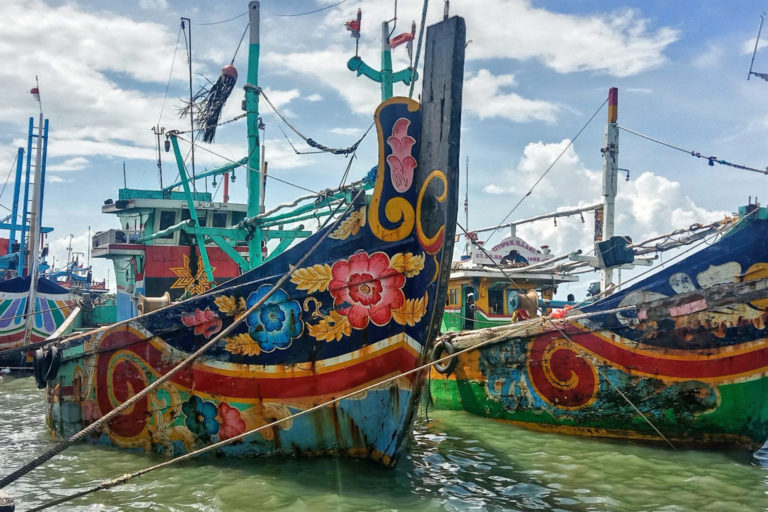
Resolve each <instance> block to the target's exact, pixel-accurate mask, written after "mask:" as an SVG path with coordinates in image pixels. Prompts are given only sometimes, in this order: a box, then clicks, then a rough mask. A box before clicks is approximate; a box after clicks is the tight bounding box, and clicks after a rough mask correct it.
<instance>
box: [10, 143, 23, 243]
mask: <svg viewBox="0 0 768 512" xmlns="http://www.w3.org/2000/svg"><path fill="white" fill-rule="evenodd" d="M23 166H24V148H19V154H18V156H17V157H16V181H15V183H14V184H13V205H12V206H11V236H10V240H8V254H11V252H13V243H14V242H15V241H16V220H17V218H18V216H19V192H20V191H21V170H22V167H23ZM21 236H22V237H23V236H24V233H23V232H22V233H21Z"/></svg>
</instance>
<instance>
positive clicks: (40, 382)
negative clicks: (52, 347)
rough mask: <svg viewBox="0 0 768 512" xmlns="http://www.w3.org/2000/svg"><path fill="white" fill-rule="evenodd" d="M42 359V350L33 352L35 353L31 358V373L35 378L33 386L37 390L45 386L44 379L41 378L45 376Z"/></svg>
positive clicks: (43, 352) (43, 354) (43, 355)
mask: <svg viewBox="0 0 768 512" xmlns="http://www.w3.org/2000/svg"><path fill="white" fill-rule="evenodd" d="M44 358H45V351H44V350H43V349H42V348H39V349H37V350H35V353H34V355H33V357H32V373H33V374H34V376H35V386H37V389H43V388H45V386H46V383H45V378H43V375H45V371H44V368H43V359H44Z"/></svg>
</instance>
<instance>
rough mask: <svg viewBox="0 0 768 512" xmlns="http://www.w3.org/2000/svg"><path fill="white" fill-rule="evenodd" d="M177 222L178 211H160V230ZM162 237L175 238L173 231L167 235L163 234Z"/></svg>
mask: <svg viewBox="0 0 768 512" xmlns="http://www.w3.org/2000/svg"><path fill="white" fill-rule="evenodd" d="M174 224H176V212H174V211H170V210H161V211H160V225H159V226H158V231H162V230H163V229H167V228H169V227H171V226H173V225H174ZM160 238H173V233H169V234H167V235H165V236H162V237H160Z"/></svg>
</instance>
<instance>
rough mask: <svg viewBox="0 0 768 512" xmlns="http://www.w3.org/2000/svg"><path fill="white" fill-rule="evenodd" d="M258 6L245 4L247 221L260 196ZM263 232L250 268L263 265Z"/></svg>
mask: <svg viewBox="0 0 768 512" xmlns="http://www.w3.org/2000/svg"><path fill="white" fill-rule="evenodd" d="M259 7H260V4H259V2H256V1H253V2H251V3H249V4H248V13H249V21H250V44H249V46H248V83H247V84H246V85H245V110H246V113H247V119H246V120H247V125H248V164H247V165H248V166H247V168H246V176H247V183H248V213H247V215H248V217H255V216H257V215H259V213H261V212H260V211H259V195H260V192H259V190H260V187H261V178H260V174H259V171H260V170H261V168H260V160H261V157H260V152H259V149H260V148H259V92H258V87H259V22H260V17H259ZM262 236H263V235H262V231H261V229H259V228H257V229H256V230H255V231H254V233H253V238H251V239H250V240H249V241H248V257H249V263H250V266H251V268H253V267H255V266H257V265H259V264H260V263H261V262H262V256H261V244H262Z"/></svg>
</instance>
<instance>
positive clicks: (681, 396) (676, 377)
mask: <svg viewBox="0 0 768 512" xmlns="http://www.w3.org/2000/svg"><path fill="white" fill-rule="evenodd" d="M617 98H618V93H617V90H615V89H612V90H611V92H610V94H609V119H608V120H609V122H608V127H607V130H606V145H605V150H604V155H605V156H604V158H605V162H604V169H605V170H606V171H605V176H604V189H603V190H604V205H603V206H604V209H603V210H602V212H601V213H602V215H604V217H603V218H602V223H601V224H600V223H598V226H597V227H598V228H599V229H598V230H597V231H598V232H597V233H596V236H597V241H596V245H595V248H596V256H586V255H582V254H576V253H573V254H572V255H570V257H569V260H572V261H569V264H573V265H577V264H580V265H588V266H592V267H594V268H597V269H600V270H601V283H600V287H599V289H598V290H597V291H596V293H595V294H594V296H593V297H592V298H591V299H589V300H587V301H585V302H583V303H580V304H578V305H576V306H575V307H572V306H568V307H564V308H562V309H556V310H554V311H552V312H551V313H550V314H546V315H543V316H539V313H540V309H539V308H536V307H535V306H534V307H533V308H532V311H533V313H534V314H533V315H532V317H531V318H528V319H525V320H520V321H518V322H515V323H511V324H508V325H505V326H497V327H490V328H487V329H477V330H474V331H463V332H456V333H448V334H446V335H444V336H442V337H441V338H440V339H439V340H438V343H437V345H436V348H435V357H436V358H438V359H439V364H438V365H436V367H435V369H433V370H432V371H431V374H430V379H431V380H430V392H431V393H430V394H431V398H432V400H433V403H434V405H435V406H436V407H438V408H449V409H463V410H466V411H469V412H471V413H474V414H477V415H480V416H485V417H489V418H493V419H497V420H502V421H505V422H509V423H511V424H513V425H517V426H521V427H525V428H530V429H535V430H541V431H548V432H559V433H566V434H576V435H585V436H595V437H612V438H625V439H634V440H647V441H654V442H660V443H667V444H669V445H672V446H678V445H693V446H702V447H704V446H736V447H742V448H746V449H751V450H754V449H757V448H759V447H761V446H762V445H763V444H764V443H765V442H766V440H768V402H767V401H766V400H765V397H766V396H768V395H767V394H768V376H767V375H766V368H768V329H767V327H766V319H768V312H766V311H767V310H766V308H767V307H768V279H766V278H767V277H768V272H767V271H768V241H767V240H768V239H767V238H766V235H768V209H766V208H765V207H763V206H760V205H759V204H756V203H752V204H748V205H747V206H744V207H741V208H739V210H738V214H737V215H735V216H733V217H729V218H726V219H723V220H722V221H719V222H716V223H713V224H710V225H707V226H702V225H696V226H692V227H691V228H690V229H686V230H681V231H680V232H679V233H676V234H675V235H674V236H672V235H670V236H669V237H658V238H656V239H654V240H651V241H649V243H647V244H644V243H636V244H631V243H630V242H629V241H628V239H627V238H626V237H616V236H614V234H613V220H612V219H613V207H614V204H613V203H614V198H615V195H616V182H617V180H616V176H617V169H618V168H617V165H618V164H617V154H618V137H617V130H618V127H617V124H616V119H617V108H618V101H617ZM598 218H599V216H598ZM600 231H602V233H600ZM601 234H602V238H603V239H601V238H600V237H599V235H601ZM686 244H687V245H688V246H690V247H689V248H688V250H686V251H682V252H680V253H678V255H677V256H675V257H674V258H673V259H672V260H670V261H667V264H666V266H665V267H664V268H662V269H661V270H657V271H656V272H655V273H652V274H650V275H646V273H643V274H641V275H640V277H638V278H637V279H635V282H633V283H627V286H625V287H623V288H621V289H618V287H616V285H615V283H613V277H612V276H613V274H612V272H613V270H614V269H616V268H626V267H627V266H630V265H633V264H651V263H652V261H650V260H648V259H647V258H642V257H640V256H642V255H643V254H644V253H650V252H659V251H662V250H664V249H668V248H672V247H681V246H683V245H686ZM692 244H696V246H698V247H697V248H698V249H700V250H698V252H691V251H692V247H696V246H692ZM539 270H542V269H539ZM520 294H521V295H522V293H520ZM516 305H517V307H518V308H521V309H525V308H526V307H527V306H530V302H528V303H526V301H524V300H521V301H519V302H517V303H516ZM537 309H539V311H538V312H537ZM450 354H457V355H455V356H454V357H453V358H450V357H448V356H449V355H450Z"/></svg>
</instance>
